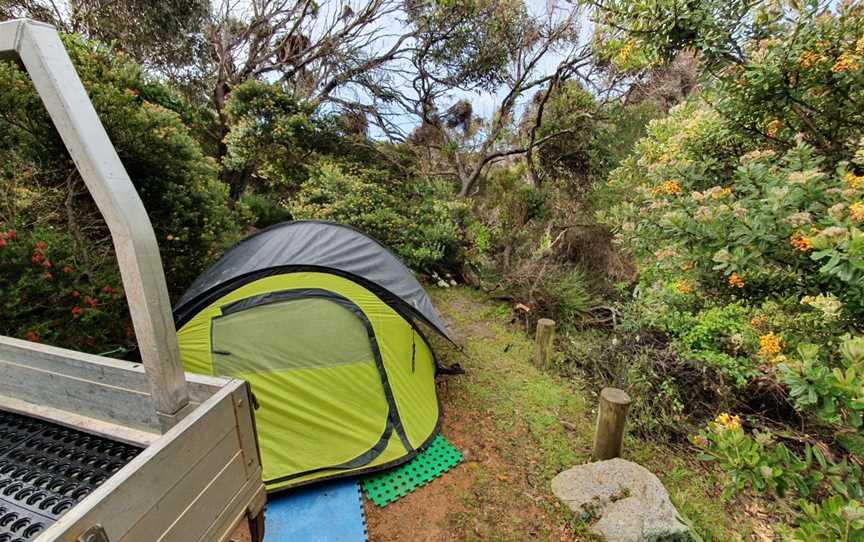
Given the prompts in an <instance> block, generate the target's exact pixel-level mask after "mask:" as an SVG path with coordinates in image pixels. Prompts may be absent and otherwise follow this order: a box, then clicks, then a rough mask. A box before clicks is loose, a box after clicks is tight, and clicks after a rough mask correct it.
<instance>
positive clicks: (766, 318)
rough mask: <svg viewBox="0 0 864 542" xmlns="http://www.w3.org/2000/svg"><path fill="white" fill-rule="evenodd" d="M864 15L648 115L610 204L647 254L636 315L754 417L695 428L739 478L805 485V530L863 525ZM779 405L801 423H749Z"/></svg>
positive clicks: (807, 26) (807, 34) (816, 533)
mask: <svg viewBox="0 0 864 542" xmlns="http://www.w3.org/2000/svg"><path fill="white" fill-rule="evenodd" d="M862 23H864V12H862V10H861V8H860V7H854V6H849V5H845V4H844V5H843V6H841V7H840V10H839V12H838V13H836V14H831V13H825V14H823V15H822V16H820V17H818V18H816V19H815V21H813V20H807V19H803V18H802V19H799V20H798V21H797V22H794V21H793V22H790V23H788V25H787V26H781V27H780V28H781V30H780V31H778V32H777V33H776V34H774V35H771V36H764V37H763V39H759V40H754V41H752V42H750V43H748V44H747V46H746V51H747V52H748V53H749V55H748V59H747V61H746V62H744V63H742V64H733V65H731V66H729V67H725V68H723V71H722V73H721V74H720V76H719V78H718V79H716V80H715V81H714V82H713V83H712V84H710V85H707V86H706V88H705V89H704V91H703V93H702V95H701V96H700V97H698V98H694V99H691V100H690V102H689V103H688V104H686V105H684V106H682V107H679V108H677V109H676V110H674V111H673V112H672V114H671V115H670V116H669V117H668V118H666V119H663V120H658V121H654V122H652V123H651V125H650V127H649V130H648V135H647V137H646V138H645V139H643V140H642V141H641V142H640V143H639V144H638V145H637V148H636V153H635V155H634V156H633V157H631V158H629V159H627V160H626V161H624V162H623V163H622V166H621V167H619V168H618V169H616V170H615V171H614V172H612V174H611V176H610V179H609V183H608V185H607V186H606V187H605V195H606V196H607V197H609V198H610V199H611V200H612V201H613V202H615V203H614V205H612V206H611V207H610V208H609V209H607V210H604V211H603V212H601V213H600V218H601V220H602V221H603V222H604V223H606V224H608V225H609V226H610V227H612V228H613V229H614V230H615V232H616V234H617V237H618V240H619V241H620V243H621V244H622V246H623V247H625V248H626V249H627V250H629V251H630V252H631V254H632V255H633V256H635V257H636V259H637V261H638V262H639V267H640V270H639V277H638V284H637V285H636V287H635V288H634V290H633V291H632V295H633V300H632V302H630V303H628V304H627V305H626V307H625V309H624V311H623V316H624V321H623V323H622V325H623V328H624V329H627V330H630V332H640V331H641V332H642V333H658V332H659V333H661V335H662V336H663V337H664V339H665V340H666V341H668V342H669V344H670V345H671V346H672V347H673V348H674V349H675V351H676V353H677V355H678V356H679V358H680V362H679V363H683V364H690V365H693V366H697V367H699V366H701V367H704V368H705V370H707V371H711V372H714V373H716V374H717V375H718V377H719V378H720V379H721V380H722V381H723V385H724V386H725V387H726V388H727V389H728V390H729V392H730V393H731V396H732V400H731V401H730V400H729V399H728V398H727V399H726V400H722V401H718V403H717V404H715V405H714V406H715V408H716V407H720V406H721V405H723V406H724V407H727V406H728V407H735V408H739V409H741V410H742V411H744V413H750V414H753V415H755V416H756V417H754V418H752V419H746V418H745V420H743V421H742V420H741V419H740V418H738V417H734V416H731V415H728V414H723V415H722V416H721V417H718V418H717V420H716V421H715V422H713V423H712V424H711V425H710V428H709V430H707V431H706V432H703V433H702V434H701V435H700V436H698V437H697V438H696V439H695V440H694V442H696V443H697V445H699V446H700V447H702V448H703V449H704V450H705V451H706V456H705V457H706V458H712V459H716V460H719V461H720V463H721V465H722V466H723V467H724V469H726V470H727V471H728V472H729V474H730V481H731V484H732V485H731V488H732V489H733V490H742V489H745V488H749V489H754V490H757V491H766V490H771V491H774V492H775V493H777V494H778V495H781V496H782V495H783V494H784V493H785V492H786V491H787V490H790V491H794V492H795V493H797V494H798V495H799V496H800V497H801V498H803V499H805V500H804V501H803V502H802V504H801V506H800V511H801V513H800V516H799V517H798V519H797V522H798V524H797V527H796V528H794V529H792V530H790V531H789V533H791V534H789V536H790V537H791V538H793V539H795V540H808V541H809V540H814V541H815V540H826V541H827V540H861V539H862V538H861V537H862V536H864V515H862V513H861V504H860V503H861V497H862V494H861V489H860V485H859V480H860V475H861V473H860V471H859V470H857V468H856V467H854V465H856V464H860V462H861V460H862V458H864V455H862V454H864V447H862V421H861V418H862V414H861V413H862V411H864V387H862V383H861V370H862V366H861V360H862V351H861V345H862V342H861V339H855V338H853V337H855V336H856V335H859V334H860V333H861V330H860V322H861V321H862V320H861V319H862V317H864V303H862V300H864V259H862V258H864V233H862V230H861V223H862V222H864V175H862V173H864V160H862V158H864V150H862V136H864V130H862V126H864V122H862V121H864V116H862V112H861V110H860V108H859V107H857V106H856V105H855V104H856V103H857V101H858V100H859V97H860V96H861V93H862V92H864V72H862V68H864V65H862V62H864V56H862V55H864V38H862V34H864V26H862ZM817 345H818V346H817ZM838 352H841V354H840V355H837V353H838ZM766 394H767V395H771V396H773V397H765V396H764V395H766ZM760 395H762V396H760ZM782 403H785V404H787V405H788V404H791V405H793V406H794V410H792V409H789V408H782V407H779V406H777V405H780V404H782ZM769 405H772V406H771V407H769ZM774 407H776V408H774ZM790 410H791V411H790ZM700 413H704V411H701V412H700ZM766 416H767V417H769V418H773V422H774V423H778V422H796V423H800V424H803V427H804V428H805V431H806V434H804V435H802V436H800V437H798V439H797V441H792V442H793V444H790V445H788V446H787V445H784V444H783V443H782V442H779V440H782V437H777V436H773V437H772V436H771V435H770V433H768V432H759V431H756V432H754V433H753V434H752V435H751V434H749V433H747V432H746V431H745V430H744V428H743V424H744V423H745V421H746V422H747V423H749V424H751V425H753V426H758V425H759V420H760V419H764V417H766ZM778 439H779V440H778ZM775 441H776V442H775ZM801 441H803V442H805V443H806V445H805V446H802V445H801V444H800V442H801ZM820 449H821V450H820ZM793 531H794V532H793ZM787 534H788V533H787Z"/></svg>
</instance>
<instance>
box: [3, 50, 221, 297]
mask: <svg viewBox="0 0 864 542" xmlns="http://www.w3.org/2000/svg"><path fill="white" fill-rule="evenodd" d="M65 44H66V47H67V50H68V51H69V54H70V56H71V57H72V60H73V63H74V64H75V67H76V69H77V70H78V74H79V76H80V77H81V80H82V81H83V83H84V86H85V87H86V88H87V91H88V93H89V94H90V98H91V100H92V101H93V105H94V106H95V108H96V111H97V112H98V114H99V117H100V119H101V121H102V123H103V125H104V126H105V128H106V130H107V131H108V135H109V136H110V138H111V141H112V142H113V143H114V146H115V148H116V149H117V152H118V154H119V155H120V159H121V160H122V162H123V165H124V166H125V168H126V170H127V172H128V173H129V176H130V177H131V178H132V182H133V184H134V185H135V187H136V189H137V190H138V193H139V194H140V195H141V198H142V200H143V201H144V205H145V207H146V208H147V210H148V212H149V214H150V219H151V221H152V222H153V225H154V228H155V230H156V234H157V236H158V238H159V240H160V249H161V252H162V257H163V261H164V264H165V269H166V273H167V274H168V275H169V277H170V281H169V283H170V284H171V285H172V286H173V287H174V292H178V291H182V289H183V288H185V286H187V285H188V284H189V283H190V282H191V281H192V280H194V278H195V277H196V276H197V275H198V274H199V273H200V271H201V270H202V269H203V268H205V267H206V265H207V263H208V262H209V261H210V260H212V258H213V255H214V253H215V251H216V250H218V248H219V243H220V241H221V240H222V239H223V237H224V236H226V235H228V236H230V235H232V234H233V232H234V230H235V228H236V226H235V224H234V223H233V220H232V218H231V216H230V214H229V211H228V209H227V207H226V197H227V190H226V188H225V187H224V186H223V185H222V184H221V183H219V182H218V180H217V178H216V163H215V161H213V160H212V159H210V158H206V157H204V156H203V154H202V153H201V149H200V147H199V145H198V143H196V141H195V140H194V139H193V138H192V136H191V135H190V132H189V129H188V128H187V127H186V125H185V124H184V123H183V119H182V117H181V113H182V114H184V115H189V114H190V113H189V111H188V108H187V106H184V105H183V104H184V102H183V100H182V99H181V98H180V97H179V96H178V95H176V94H175V93H173V92H172V91H171V90H169V89H168V88H167V87H165V86H164V85H161V84H159V83H156V82H154V81H152V80H150V79H149V78H148V77H147V76H146V75H145V74H144V73H143V71H142V69H141V68H140V67H139V66H138V65H136V64H134V63H132V62H131V61H129V60H128V59H127V58H126V57H124V56H122V55H115V54H112V53H111V52H110V51H109V50H108V49H107V48H105V47H102V46H100V45H96V44H93V43H90V42H85V41H83V40H81V39H78V38H75V37H67V38H65ZM0 111H3V115H2V117H0V148H2V150H0V159H2V161H3V162H4V164H6V166H7V167H4V168H3V170H2V175H3V183H4V184H5V183H9V184H16V185H17V186H19V187H20V188H21V189H23V190H29V191H33V192H34V193H37V194H50V195H53V196H55V197H56V198H57V199H55V200H53V202H52V203H54V204H55V208H61V207H62V206H64V205H65V206H66V207H70V208H72V210H73V212H74V214H75V216H76V217H77V219H78V221H79V222H80V224H78V227H79V229H81V230H82V231H86V232H87V233H88V237H89V239H91V240H96V239H102V238H104V236H105V231H104V229H102V230H100V229H99V227H98V223H99V222H100V221H99V220H98V218H97V217H96V215H95V213H94V206H93V204H92V201H91V200H90V198H89V196H88V195H87V194H86V192H85V191H84V190H83V186H82V184H81V182H80V180H78V177H77V174H76V173H75V170H74V165H73V164H72V162H71V160H70V158H69V156H68V154H67V153H66V150H65V147H64V146H63V144H62V142H61V141H60V138H59V135H58V134H57V133H56V131H55V130H54V127H53V124H52V123H51V120H50V119H49V118H48V115H47V112H46V111H45V109H44V107H43V105H42V103H41V101H40V99H39V97H38V95H37V94H36V92H35V89H34V88H33V86H32V84H31V83H30V80H29V77H28V76H27V74H26V73H25V72H23V71H22V70H20V69H19V68H18V67H17V65H15V64H12V63H2V64H0ZM178 111H179V113H178ZM22 170H23V171H25V172H27V175H26V178H25V177H24V176H22V175H21V171H22ZM39 197H41V196H39ZM39 197H36V198H35V199H38V198H39ZM67 198H70V199H69V201H68V202H67ZM38 203H39V204H40V205H43V206H44V204H45V203H46V202H38ZM7 205H8V206H9V207H10V208H11V207H13V206H14V207H16V209H15V210H14V211H13V210H11V209H7V210H6V211H7V212H6V213H5V214H4V215H3V216H5V217H6V220H7V221H8V222H10V223H14V224H18V226H19V229H26V226H27V225H28V224H30V223H32V221H33V220H34V217H33V216H32V207H31V205H30V203H28V201H25V200H23V199H19V200H17V201H14V202H7ZM64 222H67V221H64Z"/></svg>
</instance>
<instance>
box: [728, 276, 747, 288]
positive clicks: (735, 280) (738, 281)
mask: <svg viewBox="0 0 864 542" xmlns="http://www.w3.org/2000/svg"><path fill="white" fill-rule="evenodd" d="M729 286H731V287H732V288H743V287H744V277H742V276H741V275H739V274H738V273H735V272H733V273H732V274H731V275H729Z"/></svg>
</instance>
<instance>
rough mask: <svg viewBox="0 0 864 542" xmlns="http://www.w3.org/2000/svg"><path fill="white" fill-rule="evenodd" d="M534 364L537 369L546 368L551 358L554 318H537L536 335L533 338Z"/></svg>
mask: <svg viewBox="0 0 864 542" xmlns="http://www.w3.org/2000/svg"><path fill="white" fill-rule="evenodd" d="M535 341H536V343H537V344H536V346H535V348H534V365H535V366H536V367H537V368H538V369H547V368H548V367H549V364H550V363H549V362H550V360H551V359H552V345H553V343H554V342H555V320H550V319H549V318H541V319H539V320H537V336H536V338H535Z"/></svg>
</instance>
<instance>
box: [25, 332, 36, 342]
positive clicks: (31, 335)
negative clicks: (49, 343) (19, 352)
mask: <svg viewBox="0 0 864 542" xmlns="http://www.w3.org/2000/svg"><path fill="white" fill-rule="evenodd" d="M24 337H25V338H26V339H27V340H28V341H30V342H33V343H38V342H39V334H38V333H36V332H35V331H33V330H32V329H31V330H30V331H28V332H27V334H26V335H24Z"/></svg>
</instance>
